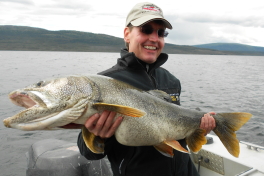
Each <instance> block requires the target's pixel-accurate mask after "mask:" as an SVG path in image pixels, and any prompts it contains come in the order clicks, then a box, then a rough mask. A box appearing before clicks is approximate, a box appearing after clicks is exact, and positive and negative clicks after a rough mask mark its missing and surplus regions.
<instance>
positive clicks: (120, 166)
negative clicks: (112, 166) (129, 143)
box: [119, 159, 124, 175]
mask: <svg viewBox="0 0 264 176" xmlns="http://www.w3.org/2000/svg"><path fill="white" fill-rule="evenodd" d="M123 162H124V159H122V161H121V163H120V165H119V174H120V175H121V173H122V171H121V168H122V164H123Z"/></svg>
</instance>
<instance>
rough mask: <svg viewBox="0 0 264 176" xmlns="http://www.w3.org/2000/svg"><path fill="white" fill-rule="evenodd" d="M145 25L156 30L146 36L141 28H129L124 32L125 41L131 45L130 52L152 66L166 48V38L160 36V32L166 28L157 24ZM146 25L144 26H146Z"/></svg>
mask: <svg viewBox="0 0 264 176" xmlns="http://www.w3.org/2000/svg"><path fill="white" fill-rule="evenodd" d="M145 25H149V26H148V27H152V28H153V29H154V30H153V32H152V33H151V34H145V33H143V32H142V31H141V27H133V28H132V30H130V29H129V28H128V27H126V28H125V30H124V40H125V42H127V43H129V52H133V53H134V54H135V55H136V57H137V58H139V59H140V60H142V61H144V62H146V63H148V64H151V63H154V62H155V61H156V60H157V58H158V56H159V55H160V53H161V51H162V49H163V48H164V44H165V43H164V37H159V36H158V32H157V31H158V30H159V29H164V30H165V27H164V26H163V25H161V24H157V23H155V22H149V23H147V24H145ZM145 25H144V26H145Z"/></svg>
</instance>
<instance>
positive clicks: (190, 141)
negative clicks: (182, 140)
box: [186, 128, 207, 153]
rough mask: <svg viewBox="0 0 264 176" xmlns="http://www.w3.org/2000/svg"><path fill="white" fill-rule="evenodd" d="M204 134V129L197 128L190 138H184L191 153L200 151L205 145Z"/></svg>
mask: <svg viewBox="0 0 264 176" xmlns="http://www.w3.org/2000/svg"><path fill="white" fill-rule="evenodd" d="M205 132H206V131H205V130H204V129H200V128H198V129H196V130H195V131H194V132H193V133H192V134H191V135H190V136H187V137H186V142H187V145H188V147H189V149H190V150H191V151H192V152H194V153H196V152H198V151H200V150H201V148H202V146H203V145H204V144H206V142H207V140H206V137H205Z"/></svg>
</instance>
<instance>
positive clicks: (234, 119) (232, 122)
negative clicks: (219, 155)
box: [213, 112, 252, 157]
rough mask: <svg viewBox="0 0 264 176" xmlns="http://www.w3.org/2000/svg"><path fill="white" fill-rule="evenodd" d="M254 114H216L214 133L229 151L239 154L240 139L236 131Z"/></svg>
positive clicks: (234, 154) (235, 154)
mask: <svg viewBox="0 0 264 176" xmlns="http://www.w3.org/2000/svg"><path fill="white" fill-rule="evenodd" d="M251 116H252V114H250V113H245V112H234V113H217V114H216V115H214V118H215V121H216V127H215V129H214V130H213V131H214V133H215V134H216V135H217V136H218V137H219V138H220V140H221V142H222V143H223V144H224V146H225V148H226V149H227V150H228V152H229V153H230V154H231V155H233V156H235V157H238V156H239V152H240V148H239V141H238V139H237V138H236V133H235V132H236V131H237V130H239V129H240V128H241V127H242V126H243V125H244V124H245V123H246V122H247V121H248V120H249V119H250V118H251Z"/></svg>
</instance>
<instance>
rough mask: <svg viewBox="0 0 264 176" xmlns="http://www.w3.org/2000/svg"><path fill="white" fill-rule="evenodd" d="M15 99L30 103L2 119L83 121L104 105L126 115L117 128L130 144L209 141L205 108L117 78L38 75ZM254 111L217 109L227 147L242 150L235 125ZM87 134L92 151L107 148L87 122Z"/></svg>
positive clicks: (48, 126)
mask: <svg viewBox="0 0 264 176" xmlns="http://www.w3.org/2000/svg"><path fill="white" fill-rule="evenodd" d="M9 98H10V99H11V101H12V102H13V103H14V104H16V105H18V106H22V107H25V108H26V109H25V110H23V111H21V112H19V113H18V114H16V115H14V116H12V117H9V118H7V119H4V125H5V126H6V127H10V128H16V129H20V130H29V131H30V130H52V129H63V127H65V126H66V125H70V124H82V125H83V124H84V123H85V121H86V120H87V119H88V118H89V117H90V116H91V115H93V114H95V113H97V112H102V111H103V110H109V111H115V112H117V115H116V117H118V116H120V115H121V116H123V117H124V118H123V121H122V123H121V124H120V126H119V127H118V129H117V130H116V132H115V137H116V139H117V141H118V142H119V143H121V144H123V145H128V146H151V145H152V146H154V147H155V148H156V149H157V150H159V151H161V152H162V153H166V154H168V155H173V149H175V150H179V151H181V152H188V151H187V150H185V149H184V148H183V147H181V145H180V144H179V143H178V142H177V140H179V139H184V138H185V139H186V142H187V145H188V148H189V149H190V150H191V151H193V152H198V151H199V150H200V149H201V147H202V145H203V144H205V143H206V138H205V136H204V134H205V130H203V129H200V128H199V126H200V121H201V117H203V116H204V114H205V113H206V112H201V111H195V110H190V109H185V108H183V107H181V106H177V105H175V104H172V103H170V102H168V100H169V99H170V97H169V96H168V95H167V94H166V93H165V92H162V91H158V90H151V91H143V90H140V89H137V88H135V87H133V86H131V85H128V84H126V83H123V82H120V81H117V80H115V79H112V78H109V77H105V76H99V75H87V76H68V77H62V78H56V79H51V80H45V81H40V82H38V83H36V84H33V85H31V86H28V87H26V88H24V89H19V90H16V91H13V92H11V93H10V94H9ZM251 116H252V115H251V114H249V113H244V112H232V113H217V114H216V115H213V117H214V119H215V121H216V128H215V129H214V130H213V131H214V133H215V134H216V135H217V136H218V137H219V138H220V140H221V141H222V143H223V144H224V146H225V147H226V149H227V150H228V151H229V153H230V154H232V155H233V156H235V157H238V156H239V141H238V140H237V138H236V134H235V131H237V130H238V129H239V128H240V127H241V126H243V125H244V124H245V123H246V122H247V121H248V120H249V119H250V117H251ZM82 130H83V138H84V141H85V143H86V145H87V147H88V148H89V149H90V150H91V151H93V152H94V153H102V152H104V145H103V142H102V141H101V140H100V138H99V137H97V136H95V135H93V134H92V133H90V132H89V131H88V130H87V129H86V128H83V129H82Z"/></svg>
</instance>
